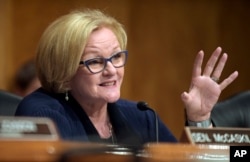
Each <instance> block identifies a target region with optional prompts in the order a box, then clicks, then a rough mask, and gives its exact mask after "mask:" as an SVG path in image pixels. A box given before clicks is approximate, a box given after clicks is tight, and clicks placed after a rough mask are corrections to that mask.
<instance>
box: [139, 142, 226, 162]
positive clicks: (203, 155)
mask: <svg viewBox="0 0 250 162" xmlns="http://www.w3.org/2000/svg"><path fill="white" fill-rule="evenodd" d="M144 149H145V150H144V152H145V153H144V155H143V156H141V159H142V160H141V161H143V162H156V161H157V162H191V161H192V162H197V161H199V162H214V161H220V162H229V160H230V159H229V157H230V155H229V154H230V152H229V146H227V145H193V144H170V143H159V144H155V143H151V144H150V143H149V144H147V145H145V147H144Z"/></svg>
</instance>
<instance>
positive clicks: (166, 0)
mask: <svg viewBox="0 0 250 162" xmlns="http://www.w3.org/2000/svg"><path fill="white" fill-rule="evenodd" d="M86 7H87V8H99V9H102V10H104V11H106V12H107V13H109V14H111V15H113V16H114V17H116V18H117V19H118V20H119V21H120V22H122V23H123V24H124V25H125V27H126V30H127V33H128V38H129V42H128V50H129V60H128V64H127V66H126V74H125V78H124V84H123V87H122V97H123V98H128V99H131V100H134V101H139V100H143V101H147V102H148V103H149V105H150V106H151V107H152V108H154V109H155V110H156V111H157V112H158V113H159V115H160V117H161V119H162V120H163V122H164V123H166V124H167V125H168V126H169V128H170V129H171V130H172V131H173V133H174V134H175V135H176V136H177V137H179V136H180V134H181V132H182V130H183V125H184V106H183V104H182V102H181V99H180V94H181V93H182V92H183V91H186V90H188V88H189V83H190V78H191V72H192V66H193V61H194V59H195V56H196V54H197V52H198V51H199V50H201V49H202V50H204V51H205V60H207V58H208V56H209V55H210V54H211V53H212V52H213V50H214V49H215V48H216V47H217V46H221V47H222V48H223V50H224V52H227V53H228V54H229V60H228V63H227V65H226V67H225V70H224V73H223V76H222V78H221V79H223V78H225V77H226V76H228V75H229V74H230V73H231V72H233V71H234V70H238V71H239V73H240V75H239V78H238V79H237V80H236V81H235V82H234V83H233V84H232V85H230V86H229V87H228V88H227V89H226V90H225V91H224V92H223V94H222V96H221V99H224V98H226V97H228V96H230V95H232V94H234V93H237V92H240V91H243V90H248V89H249V88H250V85H249V82H250V77H249V76H248V75H249V74H248V65H249V57H250V56H249V45H250V44H249V37H250V21H249V20H250V10H249V7H250V1H248V0H232V1H228V0H220V1H210V0H203V1H199V0H191V1H185V0H178V1H172V0H156V1H155V0H143V1H142V0H137V1H134V0H119V1H117V0H106V1H103V0H91V1H89V0H71V1H68V0H1V1H0V34H1V37H0V67H1V68H0V73H1V75H0V88H1V89H6V90H10V88H11V86H12V80H13V76H14V74H15V72H16V70H17V69H18V68H19V67H20V66H21V65H22V64H23V63H24V62H25V61H26V60H28V59H29V58H32V57H34V56H35V51H36V46H37V43H38V41H39V38H40V36H41V34H42V32H43V31H44V30H45V28H46V27H47V26H48V25H49V24H50V23H51V22H52V21H54V20H55V19H56V18H57V17H59V16H61V15H63V14H66V13H68V12H70V11H71V10H74V9H80V8H86Z"/></svg>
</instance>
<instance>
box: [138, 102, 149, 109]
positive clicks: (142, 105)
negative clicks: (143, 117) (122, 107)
mask: <svg viewBox="0 0 250 162" xmlns="http://www.w3.org/2000/svg"><path fill="white" fill-rule="evenodd" d="M137 108H138V109H140V110H148V109H149V107H148V103H147V102H144V101H139V102H138V103H137Z"/></svg>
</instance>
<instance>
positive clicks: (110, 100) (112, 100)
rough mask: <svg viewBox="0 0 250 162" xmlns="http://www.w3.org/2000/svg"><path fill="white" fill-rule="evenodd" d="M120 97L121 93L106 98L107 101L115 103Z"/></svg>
mask: <svg viewBox="0 0 250 162" xmlns="http://www.w3.org/2000/svg"><path fill="white" fill-rule="evenodd" d="M119 99H120V95H119V96H112V97H108V98H107V99H106V101H107V102H108V103H114V102H116V101H118V100H119Z"/></svg>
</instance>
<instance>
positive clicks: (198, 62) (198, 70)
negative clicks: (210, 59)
mask: <svg viewBox="0 0 250 162" xmlns="http://www.w3.org/2000/svg"><path fill="white" fill-rule="evenodd" d="M203 57H204V52H203V51H200V52H198V54H197V56H196V58H195V61H194V67H193V75H192V78H195V77H197V76H200V75H201V66H202V62H203Z"/></svg>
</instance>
